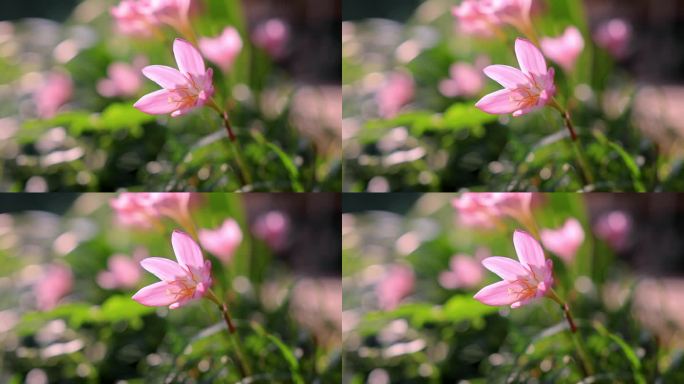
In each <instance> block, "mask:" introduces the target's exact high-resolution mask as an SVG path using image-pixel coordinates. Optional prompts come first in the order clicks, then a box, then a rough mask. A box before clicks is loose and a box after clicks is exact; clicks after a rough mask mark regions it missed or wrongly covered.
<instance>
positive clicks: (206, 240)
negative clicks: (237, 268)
mask: <svg viewBox="0 0 684 384" xmlns="http://www.w3.org/2000/svg"><path fill="white" fill-rule="evenodd" d="M198 236H199V240H200V244H202V247H204V249H206V250H207V251H209V252H211V253H213V254H214V255H216V256H217V257H218V258H219V259H221V261H223V262H224V263H228V262H230V261H231V260H232V259H233V254H234V253H235V250H236V249H237V248H238V247H239V246H240V243H241V242H242V231H241V230H240V226H239V225H238V223H237V221H235V220H233V219H227V220H226V221H224V222H223V225H221V226H220V227H219V228H217V229H214V230H211V229H200V230H199V233H198Z"/></svg>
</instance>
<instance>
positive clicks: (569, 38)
mask: <svg viewBox="0 0 684 384" xmlns="http://www.w3.org/2000/svg"><path fill="white" fill-rule="evenodd" d="M540 44H541V48H542V51H544V54H545V55H546V57H548V58H549V59H551V60H553V61H555V62H556V63H558V64H559V65H560V66H561V67H563V69H564V70H565V71H566V72H572V70H573V69H574V68H575V63H576V62H577V59H578V58H579V55H580V54H581V53H582V50H584V38H583V37H582V33H580V31H579V29H577V28H575V27H568V28H567V29H566V30H565V33H563V35H561V36H559V37H555V38H551V37H544V38H542V39H541V43H540Z"/></svg>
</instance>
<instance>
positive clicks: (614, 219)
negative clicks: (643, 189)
mask: <svg viewBox="0 0 684 384" xmlns="http://www.w3.org/2000/svg"><path fill="white" fill-rule="evenodd" d="M594 232H596V235H597V236H598V237H599V238H600V239H601V240H603V241H605V242H606V243H608V245H609V246H610V247H611V248H613V249H614V250H616V251H622V250H624V249H625V248H626V247H627V245H628V242H629V235H630V233H631V232H632V218H631V217H630V216H629V214H628V213H627V212H624V211H612V212H609V213H606V214H603V215H601V216H600V217H599V218H598V220H597V221H596V224H595V225H594Z"/></svg>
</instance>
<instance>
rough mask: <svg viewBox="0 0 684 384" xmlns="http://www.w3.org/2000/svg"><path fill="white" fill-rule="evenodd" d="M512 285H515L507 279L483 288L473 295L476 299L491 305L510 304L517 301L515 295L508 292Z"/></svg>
mask: <svg viewBox="0 0 684 384" xmlns="http://www.w3.org/2000/svg"><path fill="white" fill-rule="evenodd" d="M512 287H513V285H512V284H511V283H509V282H507V281H499V282H498V283H494V284H490V285H488V286H486V287H484V288H482V289H481V290H480V291H479V292H478V293H476V294H475V296H473V297H474V298H475V300H477V301H479V302H481V303H483V304H487V305H491V306H500V305H510V304H513V303H514V302H516V301H517V298H516V297H515V296H512V295H510V294H509V293H508V292H509V288H512Z"/></svg>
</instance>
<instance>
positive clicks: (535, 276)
mask: <svg viewBox="0 0 684 384" xmlns="http://www.w3.org/2000/svg"><path fill="white" fill-rule="evenodd" d="M513 245H514V246H515V252H516V254H517V255H518V260H520V262H517V261H515V260H513V259H510V258H507V257H498V256H495V257H488V258H486V259H484V260H483V261H482V265H484V266H485V268H487V269H489V270H490V271H492V272H494V273H496V274H497V275H499V277H501V278H502V279H503V280H502V281H500V282H498V283H494V284H491V285H488V286H486V287H484V288H482V289H481V290H480V291H479V292H478V293H476V294H475V296H474V298H475V300H478V301H480V302H481V303H483V304H487V305H492V306H499V305H510V306H511V308H518V307H520V306H522V305H525V304H527V303H529V302H530V301H532V300H533V299H535V298H537V297H542V296H544V295H545V294H546V292H547V291H548V290H549V289H551V286H552V285H553V263H552V262H551V260H545V258H544V251H543V250H542V247H541V246H540V245H539V243H538V242H537V240H535V239H534V237H532V236H531V235H529V234H528V233H526V232H523V231H519V230H516V231H515V233H513Z"/></svg>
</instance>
